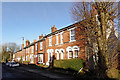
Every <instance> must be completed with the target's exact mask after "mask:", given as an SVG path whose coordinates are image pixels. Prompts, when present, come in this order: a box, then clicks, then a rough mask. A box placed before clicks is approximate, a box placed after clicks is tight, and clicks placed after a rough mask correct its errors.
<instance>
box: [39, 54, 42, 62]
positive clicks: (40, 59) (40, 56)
mask: <svg viewBox="0 0 120 80" xmlns="http://www.w3.org/2000/svg"><path fill="white" fill-rule="evenodd" d="M38 63H43V54H38Z"/></svg>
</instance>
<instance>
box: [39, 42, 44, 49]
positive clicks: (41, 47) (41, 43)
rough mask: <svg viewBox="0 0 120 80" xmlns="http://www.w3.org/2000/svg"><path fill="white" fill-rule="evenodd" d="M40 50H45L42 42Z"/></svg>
mask: <svg viewBox="0 0 120 80" xmlns="http://www.w3.org/2000/svg"><path fill="white" fill-rule="evenodd" d="M40 50H43V42H40Z"/></svg>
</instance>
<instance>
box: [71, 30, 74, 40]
mask: <svg viewBox="0 0 120 80" xmlns="http://www.w3.org/2000/svg"><path fill="white" fill-rule="evenodd" d="M73 40H75V29H73V30H71V31H70V41H73Z"/></svg>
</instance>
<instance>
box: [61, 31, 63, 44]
mask: <svg viewBox="0 0 120 80" xmlns="http://www.w3.org/2000/svg"><path fill="white" fill-rule="evenodd" d="M60 35H61V36H60V42H61V44H63V32H61V33H60Z"/></svg>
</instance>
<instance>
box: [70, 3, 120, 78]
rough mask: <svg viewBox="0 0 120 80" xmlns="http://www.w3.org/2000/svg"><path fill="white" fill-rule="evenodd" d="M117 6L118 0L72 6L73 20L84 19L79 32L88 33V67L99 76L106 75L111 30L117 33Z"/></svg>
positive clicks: (74, 4)
mask: <svg viewBox="0 0 120 80" xmlns="http://www.w3.org/2000/svg"><path fill="white" fill-rule="evenodd" d="M117 8H118V3H116V2H77V3H73V5H72V7H71V13H72V18H73V21H82V22H81V23H80V26H78V28H79V29H80V31H79V32H78V33H81V34H84V35H86V61H87V62H88V64H87V65H88V68H89V70H90V71H94V72H95V74H96V75H97V76H98V77H103V78H104V77H106V70H107V68H108V64H109V62H108V56H107V51H108V40H109V39H108V38H109V36H110V35H111V32H114V33H116V30H115V28H114V24H116V23H115V22H117V21H116V20H117V16H118V11H117ZM76 37H79V35H77V36H76ZM110 39H111V38H110ZM111 41H112V40H110V43H109V45H110V44H112V43H111ZM108 52H109V51H108ZM96 71H97V72H96Z"/></svg>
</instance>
